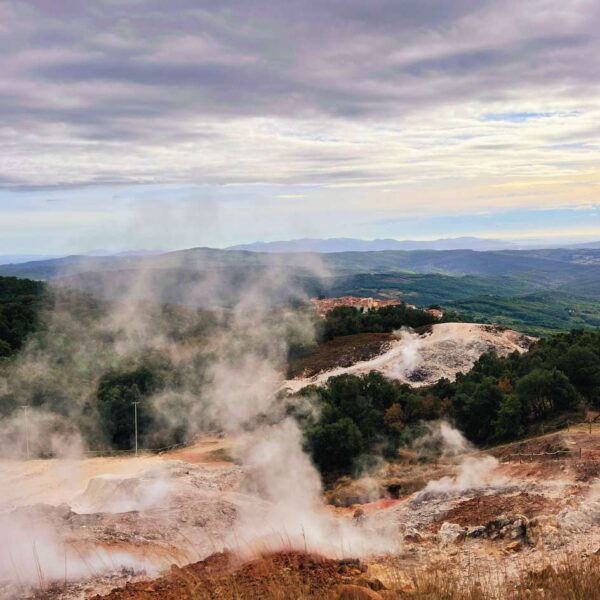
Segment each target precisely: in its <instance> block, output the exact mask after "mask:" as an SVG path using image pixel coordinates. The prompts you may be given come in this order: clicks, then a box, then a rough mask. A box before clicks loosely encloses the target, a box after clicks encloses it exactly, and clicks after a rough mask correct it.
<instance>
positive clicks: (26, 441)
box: [23, 404, 30, 460]
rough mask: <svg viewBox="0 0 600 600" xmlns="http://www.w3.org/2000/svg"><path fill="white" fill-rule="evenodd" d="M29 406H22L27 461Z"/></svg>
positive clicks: (28, 453)
mask: <svg viewBox="0 0 600 600" xmlns="http://www.w3.org/2000/svg"><path fill="white" fill-rule="evenodd" d="M28 409H29V406H27V404H25V405H24V406H23V411H24V413H25V446H26V448H27V460H29V457H30V452H29V410H28Z"/></svg>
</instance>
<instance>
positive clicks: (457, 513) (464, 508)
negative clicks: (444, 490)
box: [431, 492, 558, 531]
mask: <svg viewBox="0 0 600 600" xmlns="http://www.w3.org/2000/svg"><path fill="white" fill-rule="evenodd" d="M557 507H558V503H557V502H555V501H553V500H552V499H550V498H547V497H546V496H542V495H541V494H529V493H527V492H521V493H520V494H516V495H514V496H492V495H490V496H476V497H475V498H471V499H469V500H465V501H464V502H461V503H460V504H458V505H457V506H455V507H454V508H452V509H451V510H449V511H448V512H446V513H444V514H443V515H442V516H441V517H440V518H438V519H436V521H435V522H434V523H432V524H431V529H432V531H437V530H438V529H439V528H440V525H441V524H442V523H443V522H444V521H448V522H449V523H456V524H457V525H461V526H462V527H468V526H469V525H485V524H486V523H487V522H488V521H492V520H493V519H496V518H497V517H498V515H501V514H507V513H510V514H520V515H524V516H525V517H527V518H528V519H531V518H533V517H535V516H537V515H540V514H546V513H548V512H549V513H551V514H553V512H554V511H556V510H557Z"/></svg>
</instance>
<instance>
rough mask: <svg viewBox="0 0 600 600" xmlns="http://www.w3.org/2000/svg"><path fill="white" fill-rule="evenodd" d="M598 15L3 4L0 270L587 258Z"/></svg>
mask: <svg viewBox="0 0 600 600" xmlns="http://www.w3.org/2000/svg"><path fill="white" fill-rule="evenodd" d="M599 31H600V0H528V1H526V2H524V1H523V0H452V1H447V0H436V1H434V0H410V1H409V0H369V1H365V0H252V1H248V0H220V1H219V2H214V1H210V2H209V1H205V0H169V2H165V1H164V0H96V1H94V2H81V0H2V2H0V51H1V52H2V69H0V144H1V148H2V150H1V152H0V253H4V254H6V253H10V252H48V253H56V252H67V251H69V252H71V251H86V250H91V249H94V248H108V249H114V250H121V249H127V248H140V247H145V248H177V247H188V246H193V245H213V246H225V245H229V244H234V243H241V242H250V241H254V240H258V239H261V240H278V239H289V238H295V237H338V236H344V237H361V238H369V239H370V238H375V237H395V238H399V239H403V238H404V239H406V238H409V239H427V238H437V237H455V236H459V235H479V236H484V237H504V238H510V239H528V238H541V237H544V238H552V239H561V240H566V239H569V240H570V239H582V240H583V239H600V210H599V207H600V194H599V191H600V169H599V166H600V35H599V34H598V32H599Z"/></svg>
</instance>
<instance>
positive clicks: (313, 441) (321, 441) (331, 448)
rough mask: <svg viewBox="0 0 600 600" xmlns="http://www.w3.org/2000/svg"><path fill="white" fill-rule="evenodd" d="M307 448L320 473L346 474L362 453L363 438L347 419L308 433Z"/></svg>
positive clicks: (353, 424)
mask: <svg viewBox="0 0 600 600" xmlns="http://www.w3.org/2000/svg"><path fill="white" fill-rule="evenodd" d="M307 441H308V446H309V449H310V451H311V454H312V457H313V460H314V462H315V464H316V465H317V467H318V468H319V470H320V471H321V473H324V474H330V473H335V472H348V471H350V470H351V469H352V466H353V464H354V461H355V460H356V459H357V458H358V457H359V456H360V454H361V453H362V451H363V438H362V435H361V433H360V430H359V429H358V427H357V426H356V424H355V423H354V422H353V421H352V420H351V419H349V418H348V417H343V418H341V419H340V420H338V421H335V422H334V423H326V424H319V425H316V426H314V427H313V428H311V429H310V430H309V431H308V434H307Z"/></svg>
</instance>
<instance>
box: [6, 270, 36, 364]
mask: <svg viewBox="0 0 600 600" xmlns="http://www.w3.org/2000/svg"><path fill="white" fill-rule="evenodd" d="M44 288H45V286H44V284H43V283H40V282H39V281H30V280H28V279H17V278H16V277H0V358H3V357H8V356H11V355H12V354H14V353H15V352H17V351H18V350H19V349H20V348H21V347H22V346H23V342H24V341H25V339H26V338H27V336H28V335H29V334H30V333H32V332H33V331H34V330H35V328H36V326H37V324H38V312H39V309H40V306H41V302H42V297H43V294H44Z"/></svg>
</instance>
